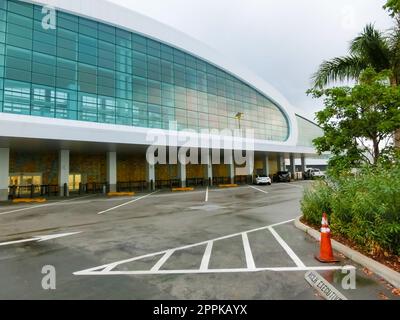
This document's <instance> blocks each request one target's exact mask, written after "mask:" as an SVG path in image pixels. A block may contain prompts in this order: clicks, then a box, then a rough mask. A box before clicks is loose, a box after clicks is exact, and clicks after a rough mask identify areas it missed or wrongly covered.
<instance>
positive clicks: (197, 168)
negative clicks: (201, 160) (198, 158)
mask: <svg viewBox="0 0 400 320" xmlns="http://www.w3.org/2000/svg"><path fill="white" fill-rule="evenodd" d="M205 169H206V166H205V165H200V164H188V165H187V166H186V177H187V178H188V179H191V178H204V172H205V171H204V170H205Z"/></svg>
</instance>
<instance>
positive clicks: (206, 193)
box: [205, 187, 208, 202]
mask: <svg viewBox="0 0 400 320" xmlns="http://www.w3.org/2000/svg"><path fill="white" fill-rule="evenodd" d="M205 202H208V187H207V189H206V200H205Z"/></svg>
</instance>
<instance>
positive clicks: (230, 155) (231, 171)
mask: <svg viewBox="0 0 400 320" xmlns="http://www.w3.org/2000/svg"><path fill="white" fill-rule="evenodd" d="M224 156H225V157H227V159H225V163H226V164H227V165H228V175H229V179H230V183H232V184H234V183H235V161H234V159H233V153H232V151H231V152H229V153H225V155H224Z"/></svg>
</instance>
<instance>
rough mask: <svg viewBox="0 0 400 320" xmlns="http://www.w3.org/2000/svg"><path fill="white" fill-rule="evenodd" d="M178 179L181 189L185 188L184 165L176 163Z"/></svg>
mask: <svg viewBox="0 0 400 320" xmlns="http://www.w3.org/2000/svg"><path fill="white" fill-rule="evenodd" d="M178 177H179V183H180V186H181V188H186V164H182V163H180V162H179V163H178Z"/></svg>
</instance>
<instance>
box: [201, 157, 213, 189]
mask: <svg viewBox="0 0 400 320" xmlns="http://www.w3.org/2000/svg"><path fill="white" fill-rule="evenodd" d="M211 152H212V151H211V150H210V151H208V156H207V157H206V159H204V162H203V165H204V179H205V180H206V182H207V185H210V186H212V184H213V166H212V161H211Z"/></svg>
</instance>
